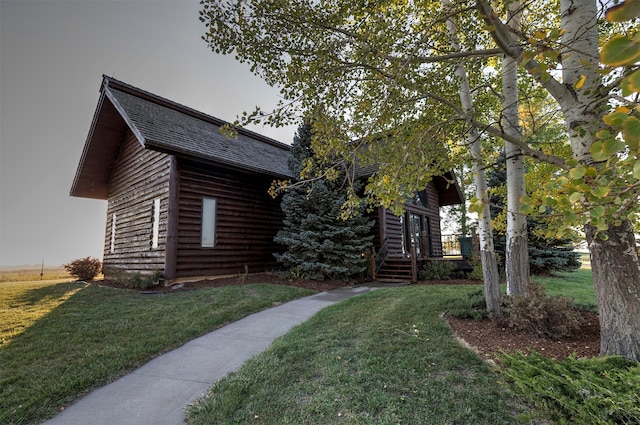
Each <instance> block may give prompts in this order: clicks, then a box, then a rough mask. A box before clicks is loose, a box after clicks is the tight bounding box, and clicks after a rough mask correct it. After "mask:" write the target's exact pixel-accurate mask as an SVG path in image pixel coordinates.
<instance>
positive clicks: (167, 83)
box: [0, 0, 295, 266]
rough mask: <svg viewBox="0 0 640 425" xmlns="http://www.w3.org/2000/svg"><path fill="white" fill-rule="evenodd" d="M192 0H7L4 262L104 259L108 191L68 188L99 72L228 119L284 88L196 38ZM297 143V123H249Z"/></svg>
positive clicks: (0, 246) (0, 261)
mask: <svg viewBox="0 0 640 425" xmlns="http://www.w3.org/2000/svg"><path fill="white" fill-rule="evenodd" d="M199 6H200V5H199V3H198V1H197V0H171V1H162V0H137V1H127V0H76V1H62V0H41V1H31V0H15V1H8V0H0V266H7V265H22V264H40V262H41V261H43V260H44V262H45V264H47V265H59V264H62V263H65V262H68V261H70V260H73V259H76V258H80V257H86V256H88V255H91V256H94V257H99V258H102V250H103V240H104V230H105V229H104V224H105V219H106V217H105V214H106V201H100V200H94V199H83V198H73V197H71V196H69V190H70V188H71V183H72V181H73V177H74V175H75V172H76V168H77V165H78V161H79V159H80V154H81V153H82V148H83V146H84V143H85V140H86V137H87V133H88V130H89V126H90V124H91V119H92V117H93V113H94V111H95V108H96V103H97V100H98V90H99V88H100V83H101V81H102V75H103V74H106V75H109V76H112V77H114V78H116V79H119V80H121V81H124V82H126V83H129V84H132V85H134V86H136V87H140V88H142V89H144V90H147V91H150V92H152V93H155V94H158V95H160V96H163V97H166V98H169V99H171V100H174V101H176V102H179V103H182V104H184V105H186V106H189V107H192V108H194V109H197V110H200V111H202V112H205V113H207V114H210V115H213V116H215V117H218V118H221V119H224V120H227V121H233V120H234V119H235V118H236V116H238V115H240V114H241V113H242V112H243V111H245V110H247V111H250V110H253V108H254V107H255V106H256V105H261V106H264V107H269V106H273V105H275V104H276V102H277V99H278V92H277V90H275V89H273V88H270V87H268V86H266V84H264V83H263V82H262V81H261V80H259V79H257V78H255V77H253V76H252V75H251V73H250V72H249V71H248V67H247V66H245V65H240V64H238V63H236V62H235V61H234V60H233V58H232V57H224V56H217V55H215V54H214V53H212V52H211V51H210V50H209V49H208V48H207V46H206V43H205V42H204V41H202V40H201V38H200V36H201V35H202V34H203V33H204V30H205V28H204V25H203V24H202V23H201V22H200V21H199V20H198V10H199ZM252 129H253V130H255V131H257V132H259V133H262V134H264V135H267V136H270V137H273V138H275V139H277V140H280V141H282V142H284V143H291V141H292V139H293V133H294V131H295V128H286V129H272V128H268V127H267V128H255V127H254V128H252Z"/></svg>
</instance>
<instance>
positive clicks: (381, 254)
mask: <svg viewBox="0 0 640 425" xmlns="http://www.w3.org/2000/svg"><path fill="white" fill-rule="evenodd" d="M388 241H389V238H384V242H383V243H382V246H381V247H380V249H379V250H378V252H377V253H376V250H375V248H373V253H374V254H375V255H374V256H373V266H374V267H373V270H375V271H374V274H373V278H374V279H375V277H376V276H377V275H378V272H379V271H380V269H382V266H384V263H385V261H387V242H388Z"/></svg>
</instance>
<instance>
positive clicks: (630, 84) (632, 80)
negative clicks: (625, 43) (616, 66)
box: [620, 69, 640, 96]
mask: <svg viewBox="0 0 640 425" xmlns="http://www.w3.org/2000/svg"><path fill="white" fill-rule="evenodd" d="M620 86H621V87H622V94H623V95H624V96H630V95H632V94H633V93H636V92H640V69H637V70H636V71H634V72H633V74H631V75H629V76H627V77H625V78H624V79H623V80H622V83H621V84H620Z"/></svg>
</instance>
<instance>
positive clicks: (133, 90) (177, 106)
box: [101, 74, 291, 150]
mask: <svg viewBox="0 0 640 425" xmlns="http://www.w3.org/2000/svg"><path fill="white" fill-rule="evenodd" d="M105 88H112V89H115V90H119V91H123V92H125V93H128V94H131V95H133V96H136V97H140V98H143V99H145V100H148V101H151V102H153V103H156V104H158V105H161V106H164V107H167V108H169V109H173V110H175V111H177V112H181V113H184V114H186V115H189V116H192V117H194V118H197V119H200V120H203V121H207V122H209V123H211V124H214V125H217V126H218V127H222V126H224V125H229V126H232V127H233V128H234V129H235V130H236V131H237V132H238V133H239V134H242V135H244V136H248V137H251V138H253V139H257V140H259V141H261V142H264V143H267V144H269V145H272V146H275V147H278V148H281V149H285V150H290V149H291V145H288V144H286V143H283V142H280V141H278V140H276V139H272V138H271V137H268V136H265V135H262V134H260V133H256V132H255V131H251V130H248V129H246V128H242V127H234V126H233V124H231V123H230V122H228V121H225V120H222V119H220V118H217V117H214V116H212V115H209V114H206V113H204V112H201V111H198V110H197V109H193V108H190V107H188V106H185V105H183V104H181V103H178V102H175V101H173V100H170V99H167V98H165V97H162V96H159V95H157V94H154V93H151V92H149V91H146V90H143V89H141V88H139V87H136V86H133V85H131V84H129V83H125V82H124V81H120V80H117V79H115V78H113V77H109V76H108V75H104V74H103V75H102V86H101V90H104V89H105Z"/></svg>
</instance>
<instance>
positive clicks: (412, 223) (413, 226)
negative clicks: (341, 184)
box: [407, 212, 422, 258]
mask: <svg viewBox="0 0 640 425" xmlns="http://www.w3.org/2000/svg"><path fill="white" fill-rule="evenodd" d="M407 224H408V226H409V228H408V232H407V233H408V234H409V237H408V238H407V239H408V242H409V243H410V244H411V245H410V247H414V248H415V249H416V257H418V258H420V257H422V244H421V243H420V235H421V233H422V216H421V215H419V214H416V213H413V212H410V213H409V222H408V223H407Z"/></svg>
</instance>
